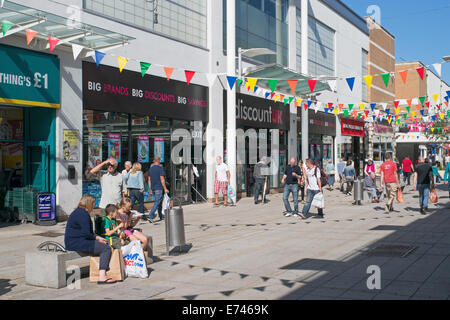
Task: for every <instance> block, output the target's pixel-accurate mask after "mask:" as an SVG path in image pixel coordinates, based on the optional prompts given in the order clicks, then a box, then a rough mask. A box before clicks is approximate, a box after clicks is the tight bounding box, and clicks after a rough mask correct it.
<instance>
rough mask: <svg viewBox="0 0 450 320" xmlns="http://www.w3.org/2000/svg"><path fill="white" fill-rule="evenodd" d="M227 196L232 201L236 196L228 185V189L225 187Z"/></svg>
mask: <svg viewBox="0 0 450 320" xmlns="http://www.w3.org/2000/svg"><path fill="white" fill-rule="evenodd" d="M227 195H228V197H229V198H230V199H232V198H234V197H235V196H236V193H235V192H234V189H233V187H232V186H231V185H228V187H227Z"/></svg>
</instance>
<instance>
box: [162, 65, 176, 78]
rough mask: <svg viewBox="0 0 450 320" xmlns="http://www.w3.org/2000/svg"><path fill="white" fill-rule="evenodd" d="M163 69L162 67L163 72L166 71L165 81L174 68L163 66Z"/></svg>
mask: <svg viewBox="0 0 450 320" xmlns="http://www.w3.org/2000/svg"><path fill="white" fill-rule="evenodd" d="M163 69H164V72H165V73H166V78H167V81H169V80H170V77H171V76H172V72H173V70H174V68H171V67H164V68H163Z"/></svg>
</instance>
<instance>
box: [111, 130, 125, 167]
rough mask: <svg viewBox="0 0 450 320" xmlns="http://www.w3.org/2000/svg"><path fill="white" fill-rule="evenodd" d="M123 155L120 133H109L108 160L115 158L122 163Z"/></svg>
mask: <svg viewBox="0 0 450 320" xmlns="http://www.w3.org/2000/svg"><path fill="white" fill-rule="evenodd" d="M121 154H122V140H121V137H120V134H118V133H108V158H114V159H116V160H117V162H120V161H121V159H120V156H121Z"/></svg>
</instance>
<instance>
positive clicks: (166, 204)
mask: <svg viewBox="0 0 450 320" xmlns="http://www.w3.org/2000/svg"><path fill="white" fill-rule="evenodd" d="M166 210H170V197H169V196H168V195H167V193H164V198H163V202H162V212H163V214H166Z"/></svg>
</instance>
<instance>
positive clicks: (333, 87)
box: [328, 80, 337, 92]
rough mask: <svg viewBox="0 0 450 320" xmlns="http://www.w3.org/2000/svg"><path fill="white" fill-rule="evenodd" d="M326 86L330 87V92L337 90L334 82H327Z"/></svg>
mask: <svg viewBox="0 0 450 320" xmlns="http://www.w3.org/2000/svg"><path fill="white" fill-rule="evenodd" d="M328 85H329V86H330V88H331V91H333V92H336V89H337V82H336V80H328Z"/></svg>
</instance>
